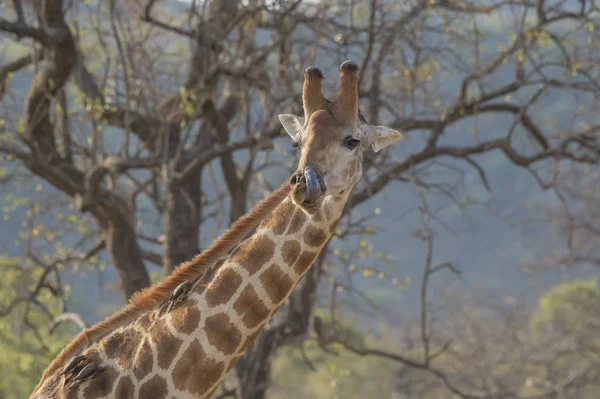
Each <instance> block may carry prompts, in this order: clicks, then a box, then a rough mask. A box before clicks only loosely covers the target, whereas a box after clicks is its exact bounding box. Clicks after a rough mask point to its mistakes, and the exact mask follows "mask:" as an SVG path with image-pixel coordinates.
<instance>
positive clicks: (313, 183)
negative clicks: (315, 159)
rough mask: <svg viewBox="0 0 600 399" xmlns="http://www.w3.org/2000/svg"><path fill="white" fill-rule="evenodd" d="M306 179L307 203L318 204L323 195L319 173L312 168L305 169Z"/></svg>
mask: <svg viewBox="0 0 600 399" xmlns="http://www.w3.org/2000/svg"><path fill="white" fill-rule="evenodd" d="M304 178H305V179H306V199H305V200H304V201H305V202H308V203H312V202H316V201H317V200H318V199H319V196H320V195H321V185H320V184H319V178H318V177H317V173H316V172H315V171H314V170H313V169H312V168H311V167H310V166H307V167H306V168H304Z"/></svg>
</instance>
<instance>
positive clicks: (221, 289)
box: [206, 267, 242, 307]
mask: <svg viewBox="0 0 600 399" xmlns="http://www.w3.org/2000/svg"><path fill="white" fill-rule="evenodd" d="M240 284H242V277H240V275H239V274H237V272H236V271H235V270H233V269H232V268H230V267H228V268H226V269H222V270H221V272H220V273H218V274H217V277H216V278H215V280H214V282H213V283H212V284H211V285H210V286H209V287H208V290H207V291H206V303H207V305H208V306H210V307H215V306H218V305H221V304H223V303H225V302H227V301H228V300H229V299H230V298H231V297H232V296H233V294H235V292H236V291H237V289H238V288H239V286H240Z"/></svg>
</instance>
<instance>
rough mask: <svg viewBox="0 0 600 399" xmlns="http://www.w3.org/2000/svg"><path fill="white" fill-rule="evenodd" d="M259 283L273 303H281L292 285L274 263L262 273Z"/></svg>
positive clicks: (289, 279)
mask: <svg viewBox="0 0 600 399" xmlns="http://www.w3.org/2000/svg"><path fill="white" fill-rule="evenodd" d="M260 281H261V283H262V285H263V287H264V289H265V290H266V291H267V294H268V295H269V298H271V300H272V301H273V303H279V302H281V301H283V300H284V299H285V297H286V296H287V293H288V292H289V291H290V289H291V288H292V285H293V283H294V282H293V281H292V279H291V278H289V277H288V275H287V274H285V273H284V272H283V270H281V268H280V267H279V265H277V264H275V263H274V264H272V265H271V266H269V268H268V269H267V270H265V271H264V273H263V274H262V275H261V276H260Z"/></svg>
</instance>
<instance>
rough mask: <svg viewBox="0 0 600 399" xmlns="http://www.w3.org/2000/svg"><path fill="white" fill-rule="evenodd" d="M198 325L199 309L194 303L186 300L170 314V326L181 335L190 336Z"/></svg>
mask: <svg viewBox="0 0 600 399" xmlns="http://www.w3.org/2000/svg"><path fill="white" fill-rule="evenodd" d="M198 323H200V309H198V307H197V306H196V303H195V302H194V301H190V300H186V301H185V302H184V303H183V305H182V306H181V307H179V308H177V309H175V310H174V311H172V312H171V324H172V325H173V327H175V329H176V330H177V331H178V332H180V333H182V334H191V333H192V332H194V331H195V330H196V328H197V327H198Z"/></svg>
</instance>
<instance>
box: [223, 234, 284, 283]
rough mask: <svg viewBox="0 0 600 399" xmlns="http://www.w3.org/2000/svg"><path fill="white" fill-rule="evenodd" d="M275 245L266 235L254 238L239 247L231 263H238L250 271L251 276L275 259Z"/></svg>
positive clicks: (232, 256)
mask: <svg viewBox="0 0 600 399" xmlns="http://www.w3.org/2000/svg"><path fill="white" fill-rule="evenodd" d="M274 252H275V243H274V242H273V240H271V239H270V238H269V237H267V236H266V235H264V234H261V235H258V236H254V237H253V238H251V239H249V240H248V241H246V242H245V243H244V244H243V245H242V246H241V247H239V248H238V249H237V250H236V251H235V252H234V253H233V255H231V259H230V261H231V262H237V263H239V264H240V265H242V267H243V268H245V269H246V270H248V273H250V275H252V274H254V273H256V272H257V271H259V270H260V268H261V267H262V266H263V265H264V264H265V263H267V262H268V261H269V260H271V258H272V257H273V254H274Z"/></svg>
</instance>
